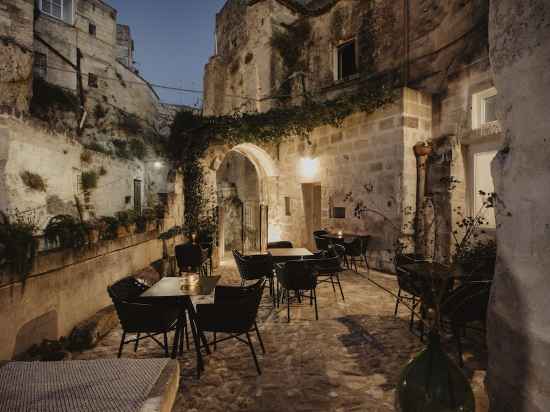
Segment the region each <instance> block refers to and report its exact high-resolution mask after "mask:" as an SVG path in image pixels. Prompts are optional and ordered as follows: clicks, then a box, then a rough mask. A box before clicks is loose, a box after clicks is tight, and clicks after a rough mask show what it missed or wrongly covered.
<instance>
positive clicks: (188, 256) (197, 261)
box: [174, 243, 208, 276]
mask: <svg viewBox="0 0 550 412" xmlns="http://www.w3.org/2000/svg"><path fill="white" fill-rule="evenodd" d="M174 251H175V253H176V261H177V262H178V268H179V273H180V275H181V274H182V273H183V272H195V273H199V274H200V275H204V276H207V275H208V264H207V263H208V250H205V249H203V248H202V247H201V246H200V245H198V244H195V243H184V244H181V245H177V246H176V247H175V248H174Z"/></svg>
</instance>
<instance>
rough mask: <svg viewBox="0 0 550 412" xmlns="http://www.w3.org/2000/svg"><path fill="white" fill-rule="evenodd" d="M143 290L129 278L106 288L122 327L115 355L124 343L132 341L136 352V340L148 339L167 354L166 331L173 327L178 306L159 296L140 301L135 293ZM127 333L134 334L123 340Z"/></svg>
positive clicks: (176, 319) (119, 352) (138, 294)
mask: <svg viewBox="0 0 550 412" xmlns="http://www.w3.org/2000/svg"><path fill="white" fill-rule="evenodd" d="M146 289H147V287H146V286H145V285H143V284H141V283H140V282H138V281H136V280H135V279H133V278H125V279H122V280H120V281H118V282H117V283H115V284H113V285H112V286H109V287H108V288H107V291H108V293H109V296H110V297H111V299H112V301H113V304H114V306H115V309H116V312H117V315H118V318H119V320H120V324H121V326H122V330H123V332H122V338H121V340H120V346H119V349H118V357H119V358H120V356H121V355H122V349H123V347H124V345H126V344H128V343H134V352H136V351H137V350H138V345H139V342H140V341H141V340H143V339H148V338H150V339H153V340H154V341H155V342H156V343H157V344H158V345H159V346H160V347H161V348H163V349H164V353H165V355H166V356H168V355H169V348H168V332H171V331H173V330H175V329H176V326H177V321H178V317H179V315H180V312H181V309H180V307H179V305H177V304H174V302H167V301H165V300H160V299H157V300H156V301H155V302H153V301H140V299H139V296H140V295H141V294H142V293H143V292H144V291H145V290H146ZM186 329H187V328H186ZM127 334H135V335H136V337H135V338H134V339H129V340H125V339H126V335H127ZM142 335H143V336H142ZM158 335H163V338H164V340H163V342H161V341H159V340H158V339H157V338H156V336H158Z"/></svg>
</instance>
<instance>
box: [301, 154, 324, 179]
mask: <svg viewBox="0 0 550 412" xmlns="http://www.w3.org/2000/svg"><path fill="white" fill-rule="evenodd" d="M298 172H299V173H298V175H299V176H300V177H301V179H302V182H305V183H307V182H317V181H319V180H320V179H319V159H312V158H310V157H303V158H302V159H301V160H300V167H299V171H298Z"/></svg>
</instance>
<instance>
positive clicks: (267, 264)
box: [233, 249, 273, 280]
mask: <svg viewBox="0 0 550 412" xmlns="http://www.w3.org/2000/svg"><path fill="white" fill-rule="evenodd" d="M233 257H234V258H235V263H236V264H237V269H238V270H239V274H240V275H241V278H242V279H244V280H254V279H262V278H263V277H270V276H272V275H273V256H271V255H270V254H264V255H250V256H243V255H242V254H241V253H240V252H239V251H238V250H236V249H234V250H233Z"/></svg>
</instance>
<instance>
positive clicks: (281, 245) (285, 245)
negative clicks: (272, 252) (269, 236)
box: [267, 240, 294, 249]
mask: <svg viewBox="0 0 550 412" xmlns="http://www.w3.org/2000/svg"><path fill="white" fill-rule="evenodd" d="M293 247H294V246H292V242H289V241H288V240H281V241H279V242H269V243H268V244H267V248H268V249H292V248H293Z"/></svg>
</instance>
